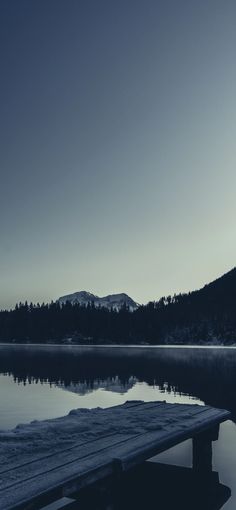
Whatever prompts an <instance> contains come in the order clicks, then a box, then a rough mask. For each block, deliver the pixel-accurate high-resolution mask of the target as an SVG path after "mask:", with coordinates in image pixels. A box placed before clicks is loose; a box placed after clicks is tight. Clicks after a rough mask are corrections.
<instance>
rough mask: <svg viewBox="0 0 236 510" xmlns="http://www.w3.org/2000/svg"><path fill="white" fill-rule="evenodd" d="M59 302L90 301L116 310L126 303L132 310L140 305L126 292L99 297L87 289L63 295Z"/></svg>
mask: <svg viewBox="0 0 236 510" xmlns="http://www.w3.org/2000/svg"><path fill="white" fill-rule="evenodd" d="M58 302H59V303H60V304H62V303H64V304H65V303H67V302H69V303H71V304H73V305H74V304H80V305H88V304H89V303H93V304H94V305H95V306H96V307H99V306H104V307H105V308H109V309H111V308H113V309H114V310H120V309H121V308H122V307H123V306H124V305H126V306H127V307H128V308H129V310H130V311H134V310H136V309H137V308H138V306H139V305H138V303H135V301H134V300H133V299H131V297H129V296H128V295H127V294H124V293H122V294H110V295H108V296H104V297H99V296H96V295H95V294H91V292H87V291H85V290H82V291H79V292H74V293H73V294H68V295H67V296H62V297H60V298H59V299H58Z"/></svg>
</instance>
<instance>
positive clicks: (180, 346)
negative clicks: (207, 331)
mask: <svg viewBox="0 0 236 510" xmlns="http://www.w3.org/2000/svg"><path fill="white" fill-rule="evenodd" d="M9 346H11V347H19V346H22V347H62V348H64V347H66V348H70V349H71V348H72V347H77V348H78V347H79V348H80V347H82V348H86V349H96V348H98V349H107V348H109V349H111V348H112V349H124V348H125V349H236V344H232V345H217V344H216V345H214V344H211V345H204V344H202V345H197V344H191V345H189V344H187V345H184V344H168V345H165V344H161V345H142V344H66V343H65V344H61V343H33V342H29V343H27V342H26V343H21V342H14V343H11V342H0V348H1V347H9Z"/></svg>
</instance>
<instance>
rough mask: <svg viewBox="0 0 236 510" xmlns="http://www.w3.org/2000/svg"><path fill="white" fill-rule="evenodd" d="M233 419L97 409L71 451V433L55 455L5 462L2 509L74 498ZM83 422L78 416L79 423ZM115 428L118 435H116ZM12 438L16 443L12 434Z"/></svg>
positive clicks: (145, 407) (202, 413)
mask: <svg viewBox="0 0 236 510" xmlns="http://www.w3.org/2000/svg"><path fill="white" fill-rule="evenodd" d="M94 416H95V418H96V419H95V418H94ZM90 418H91V430H90V429H89V424H90ZM229 418H230V413H229V412H228V411H225V410H222V409H221V410H220V409H215V408H211V407H209V406H199V405H196V404H193V405H188V404H166V403H164V402H145V403H144V402H142V401H132V402H127V403H125V404H123V405H120V406H115V407H113V408H109V409H106V410H102V409H101V410H97V414H96V413H93V412H92V411H91V413H90V412H88V413H87V414H86V422H87V432H86V435H83V434H81V437H80V438H77V441H76V442H75V443H74V444H73V445H71V446H69V447H65V445H66V441H67V438H66V432H65V434H64V436H63V440H64V443H63V442H62V444H61V445H58V444H57V443H56V449H55V450H54V451H50V450H49V451H47V452H46V453H45V452H44V453H43V454H40V455H38V454H37V453H36V452H35V453H34V452H32V454H31V455H30V456H28V457H27V458H24V457H23V458H22V460H21V461H20V460H19V455H18V457H17V460H16V461H15V463H14V460H13V457H12V451H11V454H9V459H8V458H7V457H6V458H5V463H4V467H3V466H2V468H1V470H0V508H1V510H23V509H25V508H26V506H27V504H28V503H30V504H33V503H38V502H39V501H40V502H44V501H47V502H50V501H53V499H56V498H59V497H63V496H70V495H72V494H73V493H74V492H76V491H78V490H79V489H80V488H82V487H84V486H87V485H89V484H91V483H94V482H96V481H98V480H100V479H102V478H105V477H107V476H109V475H112V474H114V473H117V470H119V471H120V472H122V471H127V470H128V469H130V468H132V467H134V466H137V465H138V464H140V463H141V462H143V461H144V460H146V459H147V458H150V457H152V456H153V455H156V454H158V453H160V452H162V451H164V450H166V449H168V448H170V447H171V446H174V445H176V444H178V443H180V442H182V441H184V440H185V439H189V438H193V437H194V436H196V435H197V434H200V433H202V432H204V431H206V430H208V429H210V428H212V427H214V426H216V425H219V424H220V423H221V422H222V421H225V420H227V419H229ZM80 419H81V417H80V415H79V414H78V422H79V420H80ZM68 420H70V417H69V416H68ZM68 420H67V421H68ZM73 420H75V422H76V420H77V417H76V416H75V417H74V416H73ZM96 420H97V422H96ZM99 420H100V421H99ZM104 420H105V423H106V426H107V431H110V432H107V433H106V434H105V435H103V436H101V433H100V429H99V433H98V435H97V437H96V423H98V427H99V426H100V422H101V423H102V422H103V421H104ZM43 423H44V422H43ZM45 423H46V424H45V435H46V434H47V424H48V430H49V431H50V434H52V426H51V422H50V420H49V421H47V422H45ZM58 423H59V422H58ZM63 423H64V422H62V425H63ZM65 423H67V422H66V419H65ZM109 423H110V424H111V426H110V428H109V426H108V425H109ZM119 423H120V424H121V427H120V430H119ZM94 427H95V430H94ZM112 427H114V432H111V431H112ZM92 429H93V430H92ZM23 430H24V429H23ZM34 430H36V431H37V426H35V428H34V427H33V428H32V431H33V432H32V434H33V433H34ZM69 433H70V432H69V429H68V434H69ZM27 434H28V435H27ZM27 434H26V436H23V437H24V438H28V439H27V440H29V439H30V429H29V431H28V432H27ZM94 435H95V436H94ZM15 436H16V439H17V440H18V441H20V435H19V434H18V436H17V434H15ZM15 436H14V434H13V437H14V438H15ZM73 437H74V436H73ZM7 440H8V441H9V444H10V441H11V436H9V437H7ZM34 440H35V438H34ZM52 448H53V446H52ZM0 449H1V442H0ZM9 451H10V449H9Z"/></svg>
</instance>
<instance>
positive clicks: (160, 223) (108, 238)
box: [0, 0, 236, 308]
mask: <svg viewBox="0 0 236 510" xmlns="http://www.w3.org/2000/svg"><path fill="white" fill-rule="evenodd" d="M235 27H236V2H235V0H225V1H222V0H198V1H196V0H34V1H32V0H20V1H19V0H1V3H0V37H1V44H0V58H1V83H0V103H1V104H0V112H1V114H0V130H1V133H0V136H1V151H0V173H1V181H0V240H1V241H0V307H1V308H5V307H9V306H14V304H15V302H16V301H19V300H25V299H27V300H29V301H31V300H33V301H40V302H41V301H43V300H44V301H48V300H51V299H56V298H57V297H59V296H60V295H63V294H66V293H70V292H73V291H76V290H84V289H86V290H88V291H90V292H94V293H96V294H99V295H105V294H108V293H115V292H121V291H123V292H127V293H128V294H130V295H131V296H132V297H133V298H134V299H135V300H137V301H138V302H147V301H149V300H153V299H157V298H159V297H160V296H162V295H166V294H173V293H174V292H179V291H186V290H190V289H195V288H199V287H201V286H202V285H203V284H204V283H205V282H207V281H210V280H212V279H214V278H215V277H217V276H219V275H220V274H221V273H224V272H226V271H227V270H229V269H231V268H232V267H233V266H235V265H236V257H235V249H236V227H235V219H236V199H235V193H236V165H235V163H236V152H235V140H236V94H235V91H236V64H235V53H236V30H235Z"/></svg>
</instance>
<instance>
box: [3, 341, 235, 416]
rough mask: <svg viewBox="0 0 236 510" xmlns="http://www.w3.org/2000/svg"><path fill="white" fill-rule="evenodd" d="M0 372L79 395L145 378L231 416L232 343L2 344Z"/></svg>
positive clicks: (117, 388)
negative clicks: (197, 345) (191, 345)
mask: <svg viewBox="0 0 236 510" xmlns="http://www.w3.org/2000/svg"><path fill="white" fill-rule="evenodd" d="M0 372H1V373H3V374H8V375H12V376H13V377H14V380H15V381H16V382H18V383H24V384H26V383H30V382H36V383H37V382H41V383H49V384H54V385H57V386H59V387H61V388H64V389H66V390H68V391H72V392H74V393H78V394H80V395H85V394H86V393H89V392H91V391H94V390H95V389H98V388H105V389H106V390H107V391H111V392H119V393H121V394H125V392H126V391H127V390H128V389H130V388H131V387H132V386H133V385H135V384H136V383H137V382H138V381H139V382H146V383H147V384H148V385H149V386H158V387H159V388H160V389H161V390H162V391H163V392H174V393H177V394H179V395H190V396H192V397H196V398H198V399H200V400H202V401H203V402H204V403H206V404H208V405H211V406H215V407H220V408H225V409H228V410H230V411H231V413H232V419H233V420H234V421H236V399H235V389H236V349H225V348H215V349H213V348H210V349H206V348H197V349H196V348H193V349H192V348H166V349H165V348H150V349H149V348H140V347H137V348H134V347H132V348H127V347H124V348H123V347H117V348H109V347H106V348H103V347H100V348H99V347H77V346H62V347H55V346H9V347H8V346H6V347H4V348H1V351H0Z"/></svg>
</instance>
